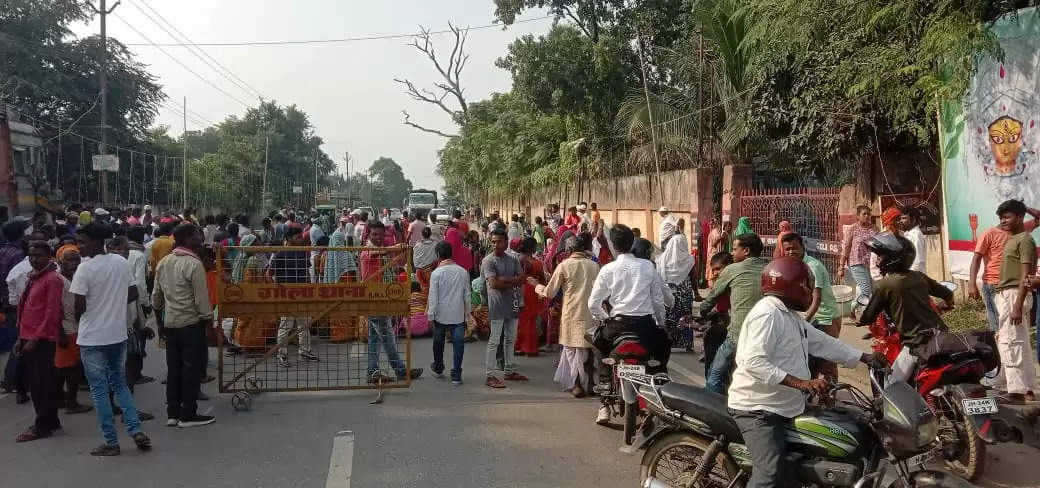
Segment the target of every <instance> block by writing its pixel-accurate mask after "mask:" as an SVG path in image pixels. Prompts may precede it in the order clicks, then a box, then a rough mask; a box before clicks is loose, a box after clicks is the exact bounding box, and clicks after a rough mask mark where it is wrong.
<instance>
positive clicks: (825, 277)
mask: <svg viewBox="0 0 1040 488" xmlns="http://www.w3.org/2000/svg"><path fill="white" fill-rule="evenodd" d="M780 245H781V246H782V248H783V250H784V254H785V255H787V256H788V257H792V258H796V259H801V260H802V261H803V262H805V264H806V265H807V266H809V271H812V275H813V282H814V283H815V284H814V285H813V292H812V302H811V303H810V304H809V308H808V309H807V310H806V311H805V320H806V321H808V322H809V323H810V324H812V325H813V326H814V327H816V328H817V329H819V330H822V331H823V332H826V333H827V335H829V336H831V337H838V336H840V335H841V317H840V316H839V315H838V302H837V301H836V300H835V299H834V291H833V290H831V275H830V273H828V272H827V267H826V266H824V265H823V263H821V262H820V260H819V259H816V258H814V257H812V256H810V255H808V254H806V253H805V242H804V241H803V240H802V236H800V235H798V234H796V233H794V232H791V233H788V234H786V235H784V237H783V239H781V242H780ZM809 372H810V373H811V374H812V378H810V379H813V378H816V376H817V374H821V373H822V374H823V375H824V376H826V377H827V378H829V379H830V380H831V381H832V382H837V381H838V366H837V365H836V364H834V363H833V362H831V361H827V360H825V359H819V358H816V357H810V358H809Z"/></svg>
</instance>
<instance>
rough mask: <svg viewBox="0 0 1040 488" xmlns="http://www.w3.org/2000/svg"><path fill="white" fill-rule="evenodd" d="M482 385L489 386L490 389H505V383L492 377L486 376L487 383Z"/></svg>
mask: <svg viewBox="0 0 1040 488" xmlns="http://www.w3.org/2000/svg"><path fill="white" fill-rule="evenodd" d="M484 384H485V385H488V386H490V387H491V388H505V387H506V384H505V382H503V381H502V380H500V379H498V378H495V377H494V376H488V379H487V381H486V382H485V383H484Z"/></svg>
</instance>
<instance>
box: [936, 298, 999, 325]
mask: <svg viewBox="0 0 1040 488" xmlns="http://www.w3.org/2000/svg"><path fill="white" fill-rule="evenodd" d="M942 320H943V322H945V323H946V325H947V326H949V327H950V330H952V331H955V332H964V331H970V330H985V329H987V328H989V323H988V322H986V307H985V306H984V305H983V304H982V301H980V300H964V301H961V302H960V303H958V304H957V306H956V307H955V308H954V309H953V310H951V311H949V312H946V313H944V314H943V316H942Z"/></svg>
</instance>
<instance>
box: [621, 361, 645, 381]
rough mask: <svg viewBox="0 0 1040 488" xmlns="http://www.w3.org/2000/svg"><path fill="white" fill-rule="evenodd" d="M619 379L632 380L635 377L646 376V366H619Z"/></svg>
mask: <svg viewBox="0 0 1040 488" xmlns="http://www.w3.org/2000/svg"><path fill="white" fill-rule="evenodd" d="M617 374H618V378H631V377H633V376H643V375H646V366H643V365H642V364H619V365H618V367H617Z"/></svg>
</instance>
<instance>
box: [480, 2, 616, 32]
mask: <svg viewBox="0 0 1040 488" xmlns="http://www.w3.org/2000/svg"><path fill="white" fill-rule="evenodd" d="M624 4H625V2H624V0H495V17H496V18H498V20H500V21H501V22H502V23H503V24H505V25H512V24H513V22H515V21H516V17H517V16H519V15H520V14H521V13H522V12H523V11H524V10H528V9H532V8H535V9H546V10H548V11H549V12H550V13H551V14H552V15H554V16H556V20H557V21H559V20H560V19H567V20H570V21H571V22H574V25H576V26H578V28H579V29H581V32H582V33H583V34H584V35H586V36H588V37H589V39H591V40H592V42H598V41H599V36H600V33H601V32H602V30H603V29H604V28H605V27H606V26H608V25H611V24H612V23H613V21H614V20H615V17H616V12H617V10H619V9H621V8H623V7H624Z"/></svg>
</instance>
